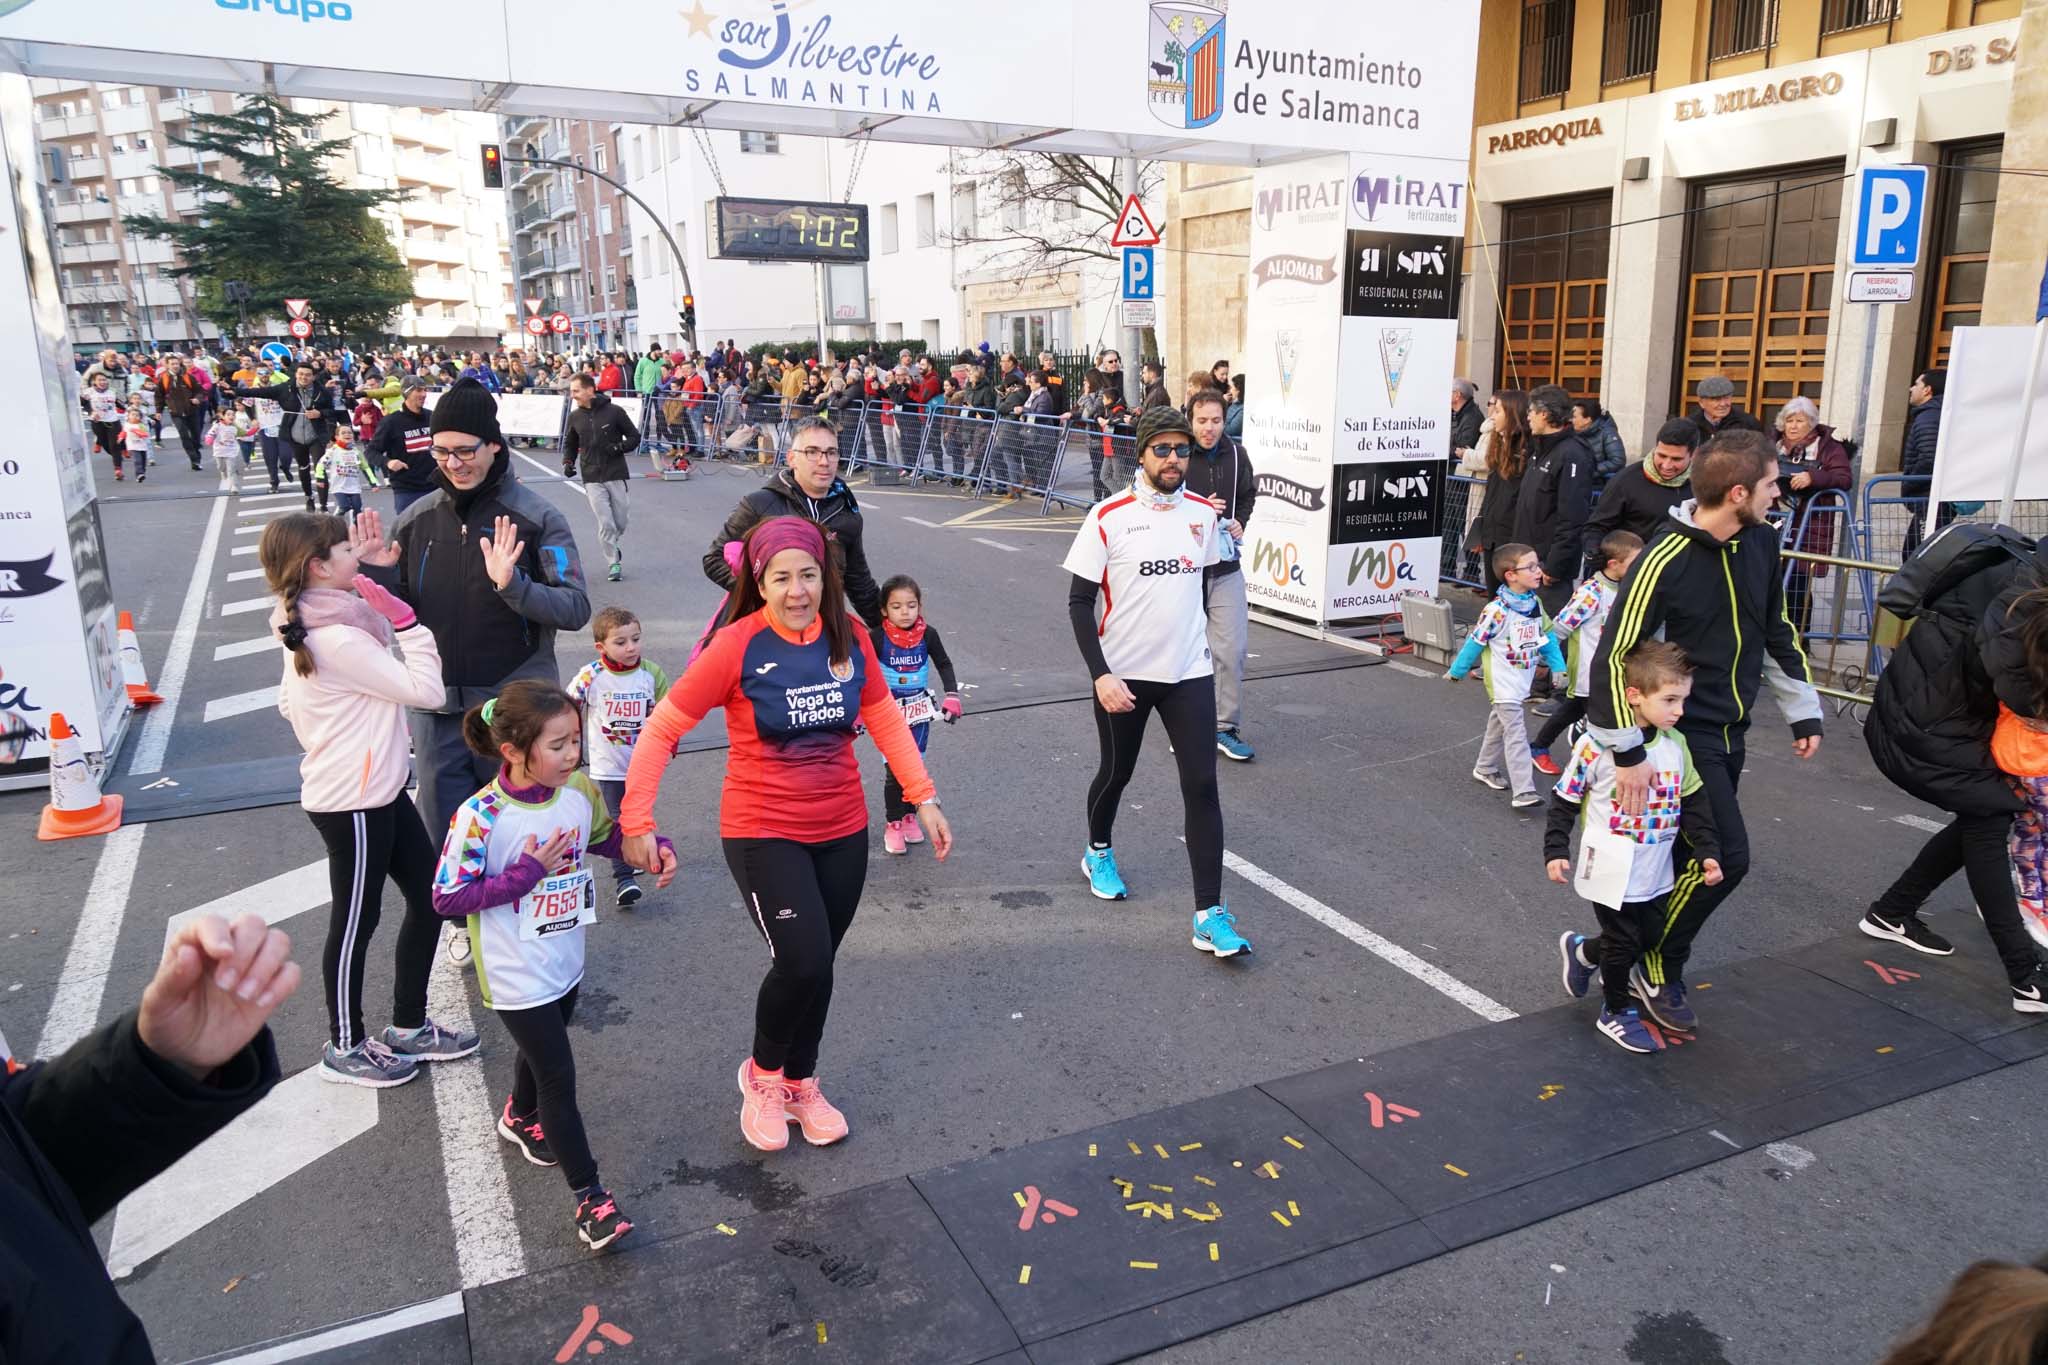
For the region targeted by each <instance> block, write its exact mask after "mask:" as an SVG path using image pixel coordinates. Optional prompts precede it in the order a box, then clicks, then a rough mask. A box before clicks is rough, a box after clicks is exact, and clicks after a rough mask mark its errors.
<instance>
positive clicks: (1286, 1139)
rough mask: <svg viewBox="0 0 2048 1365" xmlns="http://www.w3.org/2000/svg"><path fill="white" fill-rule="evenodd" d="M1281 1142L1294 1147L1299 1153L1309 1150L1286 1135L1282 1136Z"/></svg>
mask: <svg viewBox="0 0 2048 1365" xmlns="http://www.w3.org/2000/svg"><path fill="white" fill-rule="evenodd" d="M1280 1140H1281V1141H1282V1142H1284V1143H1286V1144H1287V1145H1288V1146H1289V1147H1292V1148H1293V1149H1294V1150H1295V1151H1297V1152H1305V1151H1307V1150H1308V1148H1306V1147H1304V1146H1302V1145H1301V1144H1300V1143H1298V1142H1296V1141H1295V1140H1294V1139H1293V1138H1291V1137H1288V1136H1287V1135H1286V1134H1284V1133H1283V1134H1281V1136H1280Z"/></svg>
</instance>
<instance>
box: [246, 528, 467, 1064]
mask: <svg viewBox="0 0 2048 1365" xmlns="http://www.w3.org/2000/svg"><path fill="white" fill-rule="evenodd" d="M372 530H374V528H372ZM257 558H258V560H259V561H260V562H261V563H262V565H263V574H264V577H265V578H266V579H267V580H268V582H269V585H270V590H271V592H273V593H275V594H276V595H277V598H278V605H277V607H276V609H275V610H274V611H273V612H272V613H271V616H270V624H271V629H273V630H275V631H276V632H277V636H278V639H279V640H280V641H282V642H283V644H284V648H285V650H286V658H285V668H284V681H283V683H282V685H281V686H280V688H279V690H278V710H280V711H282V712H283V713H284V715H285V719H287V720H289V721H290V722H291V726H292V731H293V733H294V734H296V735H297V736H298V740H299V744H300V746H301V747H302V748H303V749H305V751H306V756H305V758H304V760H303V761H301V763H300V764H299V778H300V782H301V785H302V788H303V790H302V792H301V794H300V798H299V801H300V804H301V805H303V806H304V807H305V808H306V814H307V816H308V817H309V818H310V819H311V820H312V821H313V827H314V828H315V829H317V830H319V831H320V837H321V839H322V840H323V841H325V843H326V845H327V868H328V882H329V885H330V886H331V887H332V888H333V893H334V908H333V911H332V913H331V916H330V918H329V921H328V927H327V946H326V950H325V952H324V953H323V954H322V958H321V969H322V975H323V980H324V982H325V985H326V998H327V1027H328V1035H329V1036H328V1043H327V1047H326V1049H325V1050H324V1051H323V1052H322V1054H321V1058H320V1068H319V1069H320V1076H321V1079H323V1080H329V1081H335V1082H339V1083H341V1084H345V1085H367V1086H379V1087H382V1086H393V1085H403V1084H404V1083H405V1082H407V1081H409V1080H411V1079H412V1078H413V1077H414V1076H416V1075H418V1074H419V1064H420V1063H421V1062H440V1061H449V1060H452V1059H454V1058H457V1057H466V1056H468V1055H469V1054H470V1053H472V1052H474V1051H476V1048H477V1035H476V1034H474V1033H471V1032H467V1031H464V1030H460V1029H452V1028H448V1027H445V1026H443V1025H440V1024H436V1023H435V1022H434V1021H433V1020H431V1019H429V1018H427V974H428V972H429V971H430V970H431V969H432V967H433V964H434V945H435V943H436V942H437V941H438V939H439V937H440V928H441V925H440V920H439V919H438V918H436V916H435V914H434V901H433V886H434V868H435V866H436V864H437V863H438V862H439V861H440V851H439V844H438V841H437V840H435V839H434V838H432V837H430V836H429V835H428V833H427V829H426V826H425V825H424V824H422V823H421V821H420V816H419V812H418V811H417V810H415V809H414V808H413V804H412V799H411V798H410V797H408V796H407V795H406V792H405V789H406V785H407V783H408V781H409V779H410V774H411V762H410V758H409V755H408V751H407V745H408V734H407V726H406V708H407V707H420V708H432V707H438V706H440V705H441V704H442V702H443V700H444V698H445V695H446V694H445V692H444V690H443V687H442V683H441V654H440V651H439V650H438V649H437V648H436V647H435V645H434V635H433V632H432V631H429V630H428V629H427V628H426V627H425V626H422V625H420V624H419V621H418V619H417V618H416V617H415V616H414V615H413V610H412V608H411V607H409V606H407V605H406V604H405V603H403V602H401V601H400V600H399V599H398V598H396V597H394V596H392V595H391V594H390V593H388V592H386V591H385V590H384V589H382V588H380V587H378V586H377V585H376V584H375V583H374V582H372V581H371V580H370V579H368V578H365V577H362V576H360V575H358V574H357V572H356V566H357V560H358V554H357V547H356V546H355V545H354V544H352V543H351V541H350V536H349V528H348V524H347V523H346V522H344V521H343V520H342V519H341V518H340V517H332V516H326V515H322V514H317V513H312V512H293V513H290V514H288V515H286V516H282V517H279V518H277V519H276V520H275V521H272V522H271V523H270V525H269V526H267V527H265V528H264V531H263V539H262V541H261V543H260V544H259V545H258V547H257ZM386 877H389V878H390V879H391V880H392V881H393V882H395V883H396V884H397V886H398V891H399V894H400V895H401V896H403V897H404V898H405V918H404V920H403V921H402V922H401V923H400V925H399V929H398V972H397V990H396V998H395V1000H394V1002H393V1005H392V1011H391V1014H392V1027H390V1028H387V1029H385V1030H384V1031H383V1034H382V1035H381V1037H377V1038H371V1037H366V1036H365V1035H364V1033H363V962H364V959H365V957H366V956H367V955H368V953H369V947H370V936H371V935H372V934H374V933H375V932H376V930H377V921H378V918H379V915H380V913H381V909H382V906H381V901H382V897H383V890H384V880H385V878H386Z"/></svg>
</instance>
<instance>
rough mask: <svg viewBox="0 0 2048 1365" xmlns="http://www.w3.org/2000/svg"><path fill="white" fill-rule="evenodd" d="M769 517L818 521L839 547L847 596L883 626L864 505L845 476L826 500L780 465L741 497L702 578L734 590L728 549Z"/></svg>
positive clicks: (872, 621) (873, 622) (706, 558)
mask: <svg viewBox="0 0 2048 1365" xmlns="http://www.w3.org/2000/svg"><path fill="white" fill-rule="evenodd" d="M769 517H805V518H808V519H809V520H811V521H815V522H816V523H818V527H819V529H820V530H822V531H824V533H825V539H826V541H827V542H829V543H830V544H831V545H833V546H834V547H836V549H835V553H836V554H837V555H838V558H839V569H840V574H841V576H842V577H843V578H844V579H845V581H846V600H847V601H848V602H849V603H851V604H852V606H853V609H854V610H855V611H856V612H858V613H860V619H861V620H863V621H865V622H867V623H868V625H869V626H870V627H873V626H879V625H881V624H882V591H881V589H880V588H879V587H877V586H876V584H875V576H874V574H873V573H871V572H869V570H868V556H867V552H866V551H865V550H863V549H862V548H861V519H860V504H859V503H857V502H855V501H854V498H853V490H852V489H850V488H848V487H847V486H846V482H845V480H843V479H834V480H833V481H832V487H831V488H830V489H829V490H828V491H827V492H826V494H825V496H824V497H822V498H813V497H811V496H810V495H809V494H807V493H805V492H804V491H803V490H802V489H801V488H798V487H797V486H796V479H795V478H794V477H793V476H791V474H790V472H789V470H787V469H778V470H777V471H776V472H775V477H774V478H772V479H770V480H768V482H767V483H765V484H763V485H761V487H759V488H757V489H755V490H754V491H753V492H751V493H749V494H747V495H746V496H745V497H743V498H741V499H740V504H739V506H737V507H735V508H733V509H732V515H731V516H729V517H727V518H726V519H725V525H724V526H723V527H722V528H720V530H719V532H718V535H717V537H716V538H715V539H714V540H712V542H711V548H710V549H709V550H707V551H705V552H704V576H705V577H706V578H708V579H710V580H711V581H712V582H713V583H716V584H717V585H718V586H719V587H721V588H723V589H725V590H726V591H727V592H731V591H732V590H733V589H734V588H735V587H737V586H738V584H737V583H736V582H735V581H734V579H733V576H732V568H731V566H729V565H728V564H727V563H726V562H725V547H726V546H727V545H728V544H730V543H731V542H733V541H735V540H744V539H746V535H747V532H748V531H750V530H752V529H753V527H754V523H756V522H759V521H766V520H767V519H768V518H769Z"/></svg>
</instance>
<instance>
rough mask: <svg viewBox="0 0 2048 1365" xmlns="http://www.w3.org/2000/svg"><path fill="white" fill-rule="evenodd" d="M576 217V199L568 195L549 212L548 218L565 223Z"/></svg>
mask: <svg viewBox="0 0 2048 1365" xmlns="http://www.w3.org/2000/svg"><path fill="white" fill-rule="evenodd" d="M575 216H576V197H575V196H574V195H570V196H568V197H567V198H565V199H563V200H562V201H561V202H560V203H558V204H556V205H555V206H554V208H553V209H551V210H549V212H548V217H550V218H555V219H560V220H562V221H565V222H566V221H567V220H568V219H571V218H574V217H575Z"/></svg>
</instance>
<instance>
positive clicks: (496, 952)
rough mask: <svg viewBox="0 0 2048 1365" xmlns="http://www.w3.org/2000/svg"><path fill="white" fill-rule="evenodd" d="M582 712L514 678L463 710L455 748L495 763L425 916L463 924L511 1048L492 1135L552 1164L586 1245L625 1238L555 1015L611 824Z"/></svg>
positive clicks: (669, 857) (659, 856)
mask: <svg viewBox="0 0 2048 1365" xmlns="http://www.w3.org/2000/svg"><path fill="white" fill-rule="evenodd" d="M582 731H583V725H582V717H581V716H580V715H579V714H578V713H577V710H576V703H575V702H573V701H571V700H570V699H569V694H568V693H566V692H564V691H563V690H562V689H561V688H559V687H557V686H555V685H554V684H553V683H548V682H540V681H537V680H532V679H524V680H521V681H518V682H514V683H510V684H508V685H507V686H506V688H505V690H504V691H503V692H501V693H500V694H499V695H498V696H496V697H494V698H492V699H491V700H490V701H487V702H485V703H484V704H483V705H481V706H476V707H472V708H470V710H469V711H468V712H467V713H466V714H465V715H464V716H463V718H462V735H463V738H464V739H465V740H466V741H468V744H469V747H470V748H471V749H473V750H475V751H476V752H477V753H479V754H482V755H484V756H486V757H490V758H496V759H498V760H499V762H500V763H501V764H502V765H503V766H502V767H500V768H499V769H498V775H497V777H495V778H494V779H492V780H491V782H490V783H489V784H488V785H486V786H485V787H484V789H483V790H482V791H480V792H478V793H477V794H476V795H474V796H472V797H470V798H469V799H468V800H467V801H465V802H463V803H462V805H461V807H460V808H459V809H458V810H457V811H456V812H455V819H454V821H453V823H451V824H450V825H449V827H448V839H447V842H446V843H445V844H443V845H442V848H441V866H440V868H439V870H438V871H437V872H436V873H435V875H434V909H435V910H436V911H437V912H438V913H439V914H441V915H442V916H444V917H446V918H449V919H458V918H459V919H466V920H467V921H468V932H469V942H470V960H471V961H472V962H474V963H475V964H476V981H477V988H478V990H479V992H480V993H481V994H482V996H483V1002H484V1005H485V1006H486V1007H487V1008H489V1009H492V1010H495V1011H497V1014H498V1018H499V1019H500V1020H501V1021H503V1023H504V1025H505V1031H506V1032H507V1033H509V1034H511V1035H512V1041H513V1043H514V1044H515V1045H516V1046H517V1047H518V1049H519V1060H518V1062H517V1063H516V1064H515V1066H514V1067H513V1072H512V1093H511V1095H510V1096H509V1097H507V1099H506V1101H505V1108H504V1111H503V1113H501V1114H500V1115H499V1117H498V1136H500V1137H502V1138H503V1139H504V1140H505V1141H507V1142H509V1143H511V1144H513V1145H514V1146H516V1147H517V1148H519V1150H520V1153H521V1155H523V1156H524V1157H525V1158H526V1159H527V1160H528V1161H530V1162H532V1163H533V1164H534V1165H536V1166H560V1167H561V1168H562V1175H563V1177H564V1178H565V1179H567V1180H568V1182H569V1188H570V1189H571V1190H573V1191H574V1192H575V1195H576V1217H575V1221H576V1235H577V1236H578V1237H579V1238H581V1239H582V1240H583V1243H584V1245H585V1246H587V1247H589V1248H590V1249H591V1250H592V1251H600V1250H602V1249H604V1248H605V1247H607V1246H609V1245H611V1244H612V1243H613V1242H615V1241H617V1240H618V1239H619V1238H620V1237H623V1236H624V1235H625V1234H626V1233H628V1232H630V1231H631V1230H632V1227H633V1224H632V1222H631V1221H630V1220H629V1219H627V1217H626V1216H625V1215H624V1214H623V1213H621V1212H620V1210H619V1206H618V1203H617V1201H615V1200H614V1199H613V1198H612V1196H611V1194H610V1192H609V1191H607V1190H606V1189H605V1188H604V1185H603V1184H602V1183H601V1182H600V1181H599V1179H598V1174H597V1159H596V1158H595V1157H593V1156H592V1155H591V1154H590V1142H589V1139H588V1138H587V1137H586V1136H585V1134H584V1131H583V1115H582V1113H581V1112H580V1111H579V1110H578V1109H577V1107H576V1059H575V1057H574V1056H573V1055H571V1053H570V1050H569V1019H570V1017H571V1016H572V1015H573V1014H574V1013H575V1011H576V993H577V988H578V987H579V986H580V985H581V984H582V981H583V930H584V928H585V926H586V925H589V924H591V923H593V922H594V921H595V920H596V918H597V897H596V892H595V889H594V887H593V885H592V883H591V877H590V871H589V868H588V867H587V866H586V859H587V858H588V857H590V856H594V855H616V853H617V852H618V847H619V833H618V827H617V826H616V825H614V824H613V823H612V819H611V816H610V815H609V814H607V813H606V811H605V805H604V798H603V797H602V796H600V795H599V794H598V790H597V788H596V786H595V785H594V784H593V783H592V782H591V780H590V779H589V778H588V777H587V776H585V775H584V774H583V773H582V772H580V771H578V770H577V766H576V765H577V763H578V761H579V760H580V759H581V757H582V748H583V745H582ZM646 856H647V858H648V866H649V869H650V870H656V871H659V873H660V880H659V881H658V882H657V883H656V884H657V885H659V886H667V885H668V884H669V882H670V881H671V880H672V879H673V878H674V877H675V868H676V859H675V853H674V851H673V850H672V849H670V848H669V847H668V841H667V840H662V841H660V843H659V845H658V846H656V847H650V848H649V849H648V850H647V855H646Z"/></svg>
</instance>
